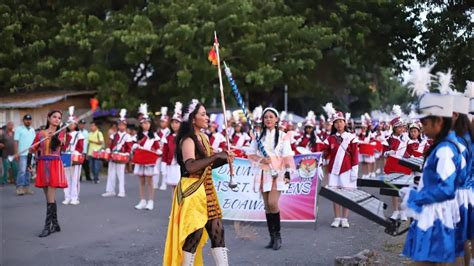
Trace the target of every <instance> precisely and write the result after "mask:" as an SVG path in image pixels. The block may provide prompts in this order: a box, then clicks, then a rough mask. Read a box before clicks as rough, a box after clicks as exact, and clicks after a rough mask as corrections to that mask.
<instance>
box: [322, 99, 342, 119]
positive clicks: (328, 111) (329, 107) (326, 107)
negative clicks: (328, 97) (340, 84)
mask: <svg viewBox="0 0 474 266" xmlns="http://www.w3.org/2000/svg"><path fill="white" fill-rule="evenodd" d="M323 110H324V112H326V114H327V116H328V119H331V118H333V117H334V115H335V114H336V109H334V107H333V106H332V103H331V102H329V103H326V104H325V105H324V106H323ZM331 120H332V119H331ZM344 120H345V117H344ZM334 121H335V120H332V122H334Z"/></svg>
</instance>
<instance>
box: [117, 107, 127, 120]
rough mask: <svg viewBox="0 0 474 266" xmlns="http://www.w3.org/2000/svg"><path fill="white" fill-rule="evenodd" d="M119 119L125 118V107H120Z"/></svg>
mask: <svg viewBox="0 0 474 266" xmlns="http://www.w3.org/2000/svg"><path fill="white" fill-rule="evenodd" d="M119 115H120V119H122V120H123V119H125V116H126V115H127V109H120V114H119Z"/></svg>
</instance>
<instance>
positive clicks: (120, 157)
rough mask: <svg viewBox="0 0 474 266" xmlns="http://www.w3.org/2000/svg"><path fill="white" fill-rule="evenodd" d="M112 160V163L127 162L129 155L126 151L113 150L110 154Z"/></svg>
mask: <svg viewBox="0 0 474 266" xmlns="http://www.w3.org/2000/svg"><path fill="white" fill-rule="evenodd" d="M110 158H111V159H112V162H114V163H128V161H129V156H128V154H126V153H121V152H114V153H112V154H111V155H110Z"/></svg>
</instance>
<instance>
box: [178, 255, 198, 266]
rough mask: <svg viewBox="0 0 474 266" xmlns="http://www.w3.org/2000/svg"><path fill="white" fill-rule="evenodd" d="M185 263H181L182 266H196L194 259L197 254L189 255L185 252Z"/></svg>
mask: <svg viewBox="0 0 474 266" xmlns="http://www.w3.org/2000/svg"><path fill="white" fill-rule="evenodd" d="M183 254H184V255H183V263H181V266H194V258H195V257H196V253H194V254H193V253H189V252H186V251H183Z"/></svg>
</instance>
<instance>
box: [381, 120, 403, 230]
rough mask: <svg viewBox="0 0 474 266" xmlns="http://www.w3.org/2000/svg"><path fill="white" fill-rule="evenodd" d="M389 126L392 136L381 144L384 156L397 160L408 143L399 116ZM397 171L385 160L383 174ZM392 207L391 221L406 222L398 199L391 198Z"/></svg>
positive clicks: (395, 167)
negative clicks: (394, 157) (392, 156)
mask: <svg viewBox="0 0 474 266" xmlns="http://www.w3.org/2000/svg"><path fill="white" fill-rule="evenodd" d="M390 125H391V126H392V130H393V132H392V135H391V136H390V137H389V138H388V139H387V140H386V141H385V142H384V143H383V145H384V147H383V151H384V156H385V157H388V156H391V155H394V156H397V157H399V158H400V157H403V155H404V154H405V151H406V149H407V141H408V140H407V139H406V136H404V135H403V130H404V128H403V127H404V125H405V124H404V122H403V120H402V119H401V118H400V116H397V117H395V118H394V119H392V120H391V121H390ZM397 169H399V168H397V166H395V165H391V161H388V160H387V161H386V162H385V167H384V172H385V173H386V174H391V173H396V172H397V171H398V170H397ZM406 174H409V173H406ZM392 207H393V213H392V216H390V218H391V219H393V220H398V219H401V220H402V221H406V220H407V219H408V218H407V215H406V212H405V211H404V210H400V202H399V198H398V197H392Z"/></svg>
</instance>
